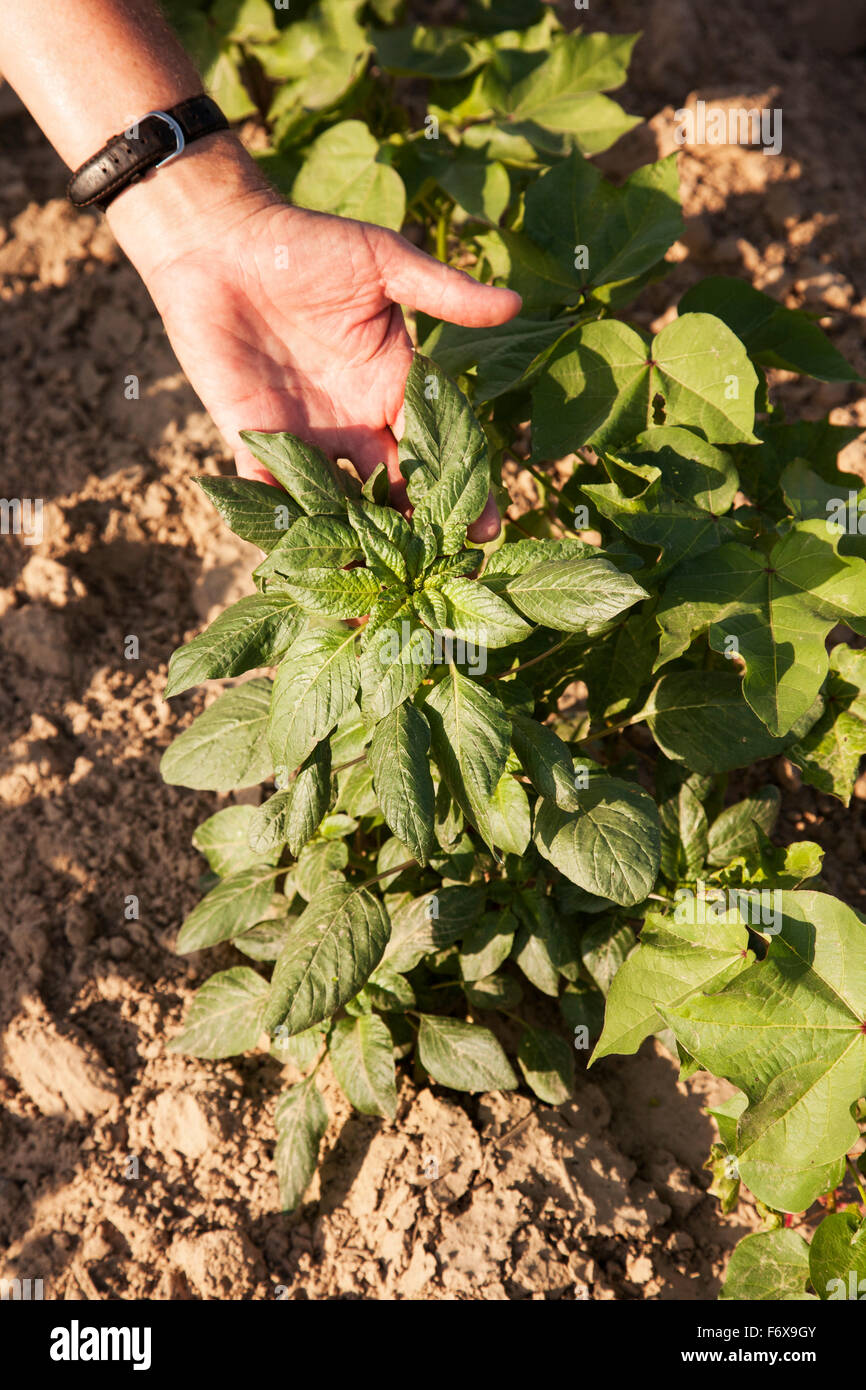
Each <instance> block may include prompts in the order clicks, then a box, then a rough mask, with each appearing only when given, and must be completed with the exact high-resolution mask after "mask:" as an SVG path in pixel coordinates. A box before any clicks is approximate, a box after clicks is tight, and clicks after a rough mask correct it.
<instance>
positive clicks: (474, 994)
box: [463, 975, 523, 1009]
mask: <svg viewBox="0 0 866 1390" xmlns="http://www.w3.org/2000/svg"><path fill="white" fill-rule="evenodd" d="M463 993H464V994H465V995H466V998H467V1001H468V1002H469V1005H470V1006H471V1008H473V1009H516V1008H517V1005H518V1004H519V1003H520V1001H521V999H522V998H523V990H522V989H521V988H520V985H519V984H518V982H517V980H516V979H515V978H514V976H513V975H485V976H484V979H483V980H464V982H463Z"/></svg>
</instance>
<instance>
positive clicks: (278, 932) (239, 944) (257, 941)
mask: <svg viewBox="0 0 866 1390" xmlns="http://www.w3.org/2000/svg"><path fill="white" fill-rule="evenodd" d="M296 921H297V918H296V917H292V916H290V914H289V913H285V914H284V915H283V916H282V917H268V918H267V919H266V920H265V921H264V922H257V923H256V925H255V926H254V927H250V929H249V931H245V932H242V933H241V935H240V936H233V937H232V945H233V946H234V948H235V950H237V951H242V952H243V954H244V955H245V956H249V958H250V960H266V961H274V960H276V959H277V958H278V956H279V954H280V952H281V951H282V949H283V947H284V946H285V944H286V937H287V936H288V934H289V932H290V931H291V929H292V927H293V926H294V924H295V922H296Z"/></svg>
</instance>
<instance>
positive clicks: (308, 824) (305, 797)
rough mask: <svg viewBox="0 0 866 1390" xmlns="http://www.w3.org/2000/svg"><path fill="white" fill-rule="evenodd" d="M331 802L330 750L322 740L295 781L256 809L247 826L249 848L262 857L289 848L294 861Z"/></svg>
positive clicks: (310, 837) (313, 833)
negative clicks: (278, 849) (273, 851)
mask: <svg viewBox="0 0 866 1390" xmlns="http://www.w3.org/2000/svg"><path fill="white" fill-rule="evenodd" d="M330 799H331V749H330V745H329V744H328V742H327V740H325V739H323V740H322V742H321V743H318V744H317V745H316V747H315V748H314V749H313V751H312V753H311V754H310V755H309V757H308V758H307V759H306V760H305V762H304V763H303V765H302V767H301V768H300V769H299V771H298V774H297V776H296V777H295V779H294V781H293V782H291V783H290V785H289V786H288V787H285V788H283V789H281V790H280V791H277V792H275V793H274V795H273V796H271V797H269V798H268V800H267V801H265V802H264V803H263V804H262V805H261V806H259V807H257V808H256V810H255V812H254V815H253V819H252V822H251V824H250V826H249V841H250V845H251V846H252V847H253V848H254V849H256V850H258V852H259V853H264V852H267V851H269V850H273V849H277V848H278V847H282V846H283V845H288V847H289V853H290V854H292V855H294V857H295V858H297V856H298V855H299V854H300V852H301V850H302V849H303V847H304V845H305V844H306V843H307V841H308V840H311V839H312V837H313V836H314V835H315V833H316V830H317V829H318V827H319V823H320V822H321V819H322V817H323V815H324V814H325V812H326V811H327V809H328V805H329V803H330Z"/></svg>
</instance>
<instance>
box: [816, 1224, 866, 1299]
mask: <svg viewBox="0 0 866 1390" xmlns="http://www.w3.org/2000/svg"><path fill="white" fill-rule="evenodd" d="M809 1278H810V1279H811V1281H812V1287H813V1288H814V1290H815V1292H816V1293H817V1295H818V1297H819V1298H824V1299H829V1300H831V1301H832V1302H837V1301H839V1300H841V1299H851V1298H853V1299H856V1300H857V1302H860V1300H861V1299H862V1298H863V1295H864V1294H866V1222H864V1221H863V1220H862V1218H861V1217H860V1215H859V1213H858V1212H857V1211H852V1210H851V1209H850V1208H849V1209H848V1210H847V1211H836V1212H830V1213H828V1215H827V1216H825V1217H824V1220H823V1221H822V1222H821V1224H820V1226H819V1227H818V1229H817V1231H816V1232H815V1234H814V1236H813V1237H812V1244H811V1245H810V1247H809ZM861 1281H863V1282H861Z"/></svg>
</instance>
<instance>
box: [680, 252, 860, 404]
mask: <svg viewBox="0 0 866 1390" xmlns="http://www.w3.org/2000/svg"><path fill="white" fill-rule="evenodd" d="M679 313H680V314H690V313H703V314H715V316H716V317H717V318H720V319H721V320H722V321H723V323H726V324H727V325H728V327H729V328H730V329H732V331H733V332H734V333H736V335H737V337H738V338H739V339H740V340H741V342H743V343H745V345H746V348H747V349H748V352H749V355H750V356H751V357H753V358H754V360H755V361H756V362H760V364H761V366H763V367H782V368H784V369H785V370H786V371H789V372H801V373H802V374H803V375H804V376H812V377H817V379H818V380H819V381H857V380H858V376H857V373H856V372H855V370H854V368H853V367H852V366H851V365H850V363H848V362H846V361H845V358H844V357H843V356H842V354H841V353H840V352H837V350H836V349H835V348H834V347H833V344H832V343H831V342H830V340H829V338H828V337H827V335H826V333H824V331H823V330H822V329H820V328H819V327H818V325H817V323H815V322H813V320H812V319H810V318H809V316H808V315H807V314H805V313H803V311H802V310H801V309H786V308H785V307H784V305H782V304H779V303H778V301H777V300H775V299H771V298H770V296H769V295H768V294H762V293H761V291H760V290H756V289H754V287H753V286H752V285H750V284H749V283H748V281H746V280H735V279H731V278H730V277H728V276H725V275H710V276H708V277H707V278H706V279H705V280H701V281H700V282H699V283H698V284H697V285H693V286H692V288H691V289H690V290H687V291H686V293H685V294H684V295H683V297H682V299H681V300H680V303H679Z"/></svg>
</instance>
